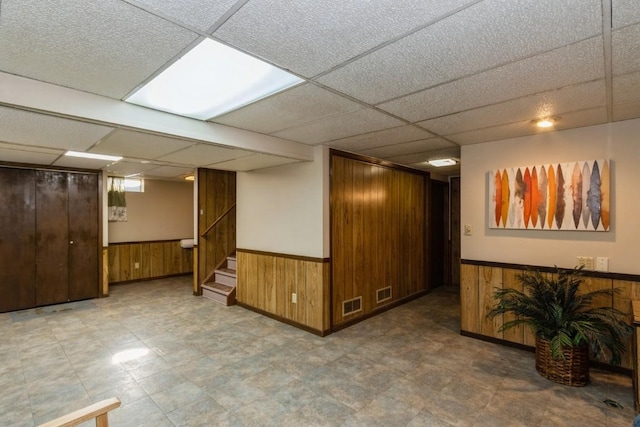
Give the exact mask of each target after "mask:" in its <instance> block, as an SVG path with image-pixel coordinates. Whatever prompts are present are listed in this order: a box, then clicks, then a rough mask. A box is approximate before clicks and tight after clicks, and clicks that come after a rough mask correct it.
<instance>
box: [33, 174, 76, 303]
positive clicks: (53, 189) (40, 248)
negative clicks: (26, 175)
mask: <svg viewBox="0 0 640 427" xmlns="http://www.w3.org/2000/svg"><path fill="white" fill-rule="evenodd" d="M35 173H36V227H35V230H36V263H35V264H36V305H38V306H40V305H47V304H55V303H60V302H67V301H68V300H69V286H68V283H69V269H68V259H69V255H68V254H69V240H68V235H69V222H68V219H67V209H68V204H69V201H68V191H67V175H68V174H67V173H65V172H57V171H42V170H40V171H36V172H35Z"/></svg>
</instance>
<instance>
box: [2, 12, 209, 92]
mask: <svg viewBox="0 0 640 427" xmlns="http://www.w3.org/2000/svg"><path fill="white" fill-rule="evenodd" d="M197 36H198V35H197V34H196V33H193V32H191V31H188V30H185V29H183V28H181V27H179V26H177V25H175V24H172V23H170V22H168V21H166V20H164V19H161V18H159V17H158V16H155V15H153V14H151V13H148V12H146V11H144V10H142V9H140V8H138V7H135V6H132V5H130V4H127V3H125V2H123V1H119V0H102V1H85V0H67V1H64V2H43V1H40V0H21V1H9V2H3V3H2V25H0V40H2V43H0V58H2V65H1V67H2V70H3V71H6V72H9V73H12V74H18V75H22V76H26V77H30V78H33V79H36V80H41V81H45V82H49V83H54V84H57V85H61V86H67V87H71V88H74V89H79V90H83V91H87V92H92V93H96V94H100V95H105V96H110V97H113V98H118V99H120V98H122V97H124V96H125V95H126V94H127V93H128V92H129V91H131V90H132V89H134V88H135V87H136V86H137V85H139V84H140V83H141V82H142V81H143V80H145V79H146V78H147V77H148V76H149V75H151V74H152V73H154V72H155V71H156V70H157V69H158V68H160V67H162V66H163V65H164V64H166V63H167V62H168V61H169V60H171V59H172V58H173V57H175V56H176V55H177V54H178V53H179V52H180V51H181V50H182V49H184V48H185V47H186V46H188V45H189V44H190V43H191V42H193V41H194V40H195V39H196V38H197ZM26 52H28V54H26Z"/></svg>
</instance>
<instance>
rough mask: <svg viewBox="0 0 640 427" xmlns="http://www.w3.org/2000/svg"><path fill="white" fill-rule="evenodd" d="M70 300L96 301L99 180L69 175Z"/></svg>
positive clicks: (83, 175)
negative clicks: (94, 299) (90, 299)
mask: <svg viewBox="0 0 640 427" xmlns="http://www.w3.org/2000/svg"><path fill="white" fill-rule="evenodd" d="M69 242H70V244H69V299H70V300H72V301H74V300H80V299H86V298H97V297H98V287H99V282H98V278H99V275H98V268H99V264H98V176H97V175H92V174H80V173H70V174H69Z"/></svg>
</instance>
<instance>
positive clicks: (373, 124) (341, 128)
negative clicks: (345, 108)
mask: <svg viewBox="0 0 640 427" xmlns="http://www.w3.org/2000/svg"><path fill="white" fill-rule="evenodd" d="M403 124H405V123H404V122H402V121H400V120H398V119H396V118H394V117H391V116H388V115H386V114H384V113H380V112H379V111H376V110H373V109H371V108H363V109H361V110H358V111H355V112H352V113H347V114H342V115H339V116H333V117H329V118H327V119H324V120H321V121H319V122H315V123H312V124H309V125H306V126H301V127H297V128H291V129H286V130H284V131H281V132H276V133H274V134H273V135H274V136H277V137H279V138H284V139H290V140H292V141H297V142H302V143H305V144H320V143H323V142H328V141H333V140H335V139H341V138H346V137H349V136H353V135H358V134H362V133H367V132H375V131H378V130H382V129H386V128H391V127H396V126H400V125H403Z"/></svg>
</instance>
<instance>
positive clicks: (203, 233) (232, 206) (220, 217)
mask: <svg viewBox="0 0 640 427" xmlns="http://www.w3.org/2000/svg"><path fill="white" fill-rule="evenodd" d="M235 207H236V203H235V202H233V204H232V205H231V206H229V207H228V208H227V210H226V211H224V212H223V213H222V215H220V216H219V217H218V219H216V220H215V221H213V224H211V225H210V226H209V227H208V228H207V229H206V230H204V232H202V234H200V237H204V236H206V235H207V233H209V232H210V231H211V229H212V228H213V227H215V226H216V224H217V223H219V222H220V221H222V219H223V218H224V217H225V216H227V215H228V214H229V212H231V210H232V209H233V208H235Z"/></svg>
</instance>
